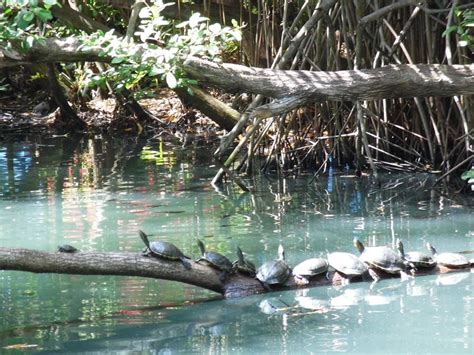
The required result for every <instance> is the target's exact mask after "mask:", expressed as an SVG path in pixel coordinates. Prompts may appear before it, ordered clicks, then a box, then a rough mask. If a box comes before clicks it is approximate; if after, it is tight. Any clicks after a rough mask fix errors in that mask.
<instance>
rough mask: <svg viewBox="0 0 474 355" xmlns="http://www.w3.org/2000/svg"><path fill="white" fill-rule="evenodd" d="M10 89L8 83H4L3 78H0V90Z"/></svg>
mask: <svg viewBox="0 0 474 355" xmlns="http://www.w3.org/2000/svg"><path fill="white" fill-rule="evenodd" d="M9 90H10V85H9V84H8V83H6V81H5V78H1V79H0V92H6V91H9Z"/></svg>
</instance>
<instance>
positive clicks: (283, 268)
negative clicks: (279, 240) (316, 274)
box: [257, 244, 291, 289]
mask: <svg viewBox="0 0 474 355" xmlns="http://www.w3.org/2000/svg"><path fill="white" fill-rule="evenodd" d="M290 274H291V269H290V267H289V266H288V264H287V263H286V261H285V250H284V249H283V245H281V244H280V245H279V247H278V259H277V260H271V261H267V262H266V263H264V264H263V265H262V266H260V267H259V268H258V270H257V279H258V280H259V281H260V282H262V283H263V285H264V286H265V288H267V289H270V285H282V284H284V283H285V282H286V281H287V280H288V278H289V277H290Z"/></svg>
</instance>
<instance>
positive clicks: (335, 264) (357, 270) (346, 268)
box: [328, 252, 368, 280]
mask: <svg viewBox="0 0 474 355" xmlns="http://www.w3.org/2000/svg"><path fill="white" fill-rule="evenodd" d="M328 262H329V266H331V267H332V268H333V269H334V270H336V271H337V272H338V273H339V274H342V275H343V276H344V277H346V278H348V279H349V280H350V279H352V278H355V277H359V276H362V275H364V274H365V273H367V271H368V269H367V265H365V263H364V262H362V261H361V260H360V259H359V258H358V257H357V256H355V255H354V254H351V253H345V252H334V253H331V254H329V255H328Z"/></svg>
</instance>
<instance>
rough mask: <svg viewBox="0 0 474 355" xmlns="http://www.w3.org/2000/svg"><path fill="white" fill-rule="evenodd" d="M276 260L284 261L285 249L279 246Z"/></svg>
mask: <svg viewBox="0 0 474 355" xmlns="http://www.w3.org/2000/svg"><path fill="white" fill-rule="evenodd" d="M278 259H280V260H283V261H285V249H284V248H283V245H281V244H280V245H279V246H278Z"/></svg>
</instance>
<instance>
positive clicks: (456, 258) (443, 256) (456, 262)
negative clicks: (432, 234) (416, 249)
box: [426, 243, 471, 269]
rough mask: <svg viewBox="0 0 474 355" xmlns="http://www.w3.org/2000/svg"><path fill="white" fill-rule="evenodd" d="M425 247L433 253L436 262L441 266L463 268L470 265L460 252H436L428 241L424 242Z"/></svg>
mask: <svg viewBox="0 0 474 355" xmlns="http://www.w3.org/2000/svg"><path fill="white" fill-rule="evenodd" d="M426 247H427V248H428V250H429V251H431V253H432V254H433V257H434V259H435V260H436V262H437V263H438V264H440V265H442V266H445V267H447V268H450V269H464V268H467V267H469V266H470V265H471V263H470V262H469V260H468V259H467V258H466V257H465V256H464V255H462V254H459V253H440V254H438V253H437V251H436V249H435V248H434V246H432V245H431V244H430V243H426Z"/></svg>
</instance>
